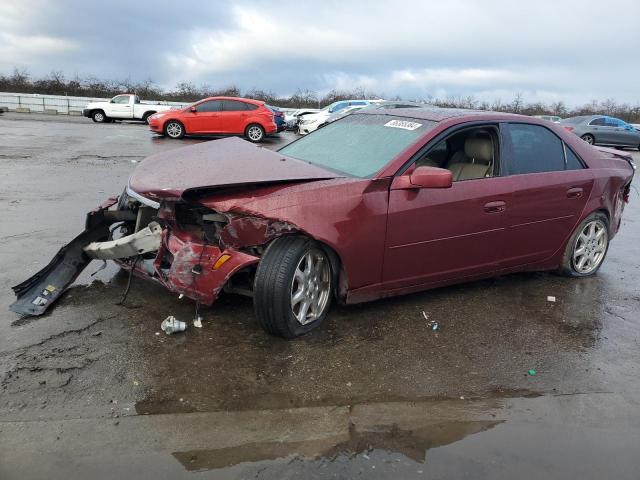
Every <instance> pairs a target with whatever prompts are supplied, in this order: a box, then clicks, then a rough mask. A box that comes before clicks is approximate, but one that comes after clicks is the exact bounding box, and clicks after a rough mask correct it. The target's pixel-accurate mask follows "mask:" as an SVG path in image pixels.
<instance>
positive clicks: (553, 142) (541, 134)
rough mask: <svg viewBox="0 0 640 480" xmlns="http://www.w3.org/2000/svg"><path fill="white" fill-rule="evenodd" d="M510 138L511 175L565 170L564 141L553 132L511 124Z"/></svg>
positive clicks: (520, 124) (509, 167) (533, 126)
mask: <svg viewBox="0 0 640 480" xmlns="http://www.w3.org/2000/svg"><path fill="white" fill-rule="evenodd" d="M508 136H509V137H510V140H511V147H512V155H511V156H510V158H509V159H508V168H507V170H508V172H509V174H511V175H518V174H523V173H539V172H554V171H559V170H564V151H563V145H562V141H561V140H560V139H559V138H558V137H557V136H556V135H555V134H553V133H552V132H551V131H549V130H547V129H546V128H544V127H541V126H539V125H529V124H524V123H510V124H509V133H508Z"/></svg>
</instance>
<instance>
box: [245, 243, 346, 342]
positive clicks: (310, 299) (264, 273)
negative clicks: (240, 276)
mask: <svg viewBox="0 0 640 480" xmlns="http://www.w3.org/2000/svg"><path fill="white" fill-rule="evenodd" d="M333 280H334V276H333V274H332V271H331V262H330V261H329V257H328V255H327V253H326V252H325V251H324V250H323V249H322V248H321V247H320V246H319V245H318V244H317V243H316V242H314V241H312V240H310V239H308V238H301V237H291V236H284V237H280V238H278V239H276V240H274V241H273V242H272V243H271V244H270V245H269V247H268V248H267V250H266V251H265V253H264V255H263V256H262V259H261V260H260V263H259V264H258V269H257V271H256V276H255V280H254V287H253V308H254V311H255V314H256V318H257V319H258V323H259V324H260V326H262V328H264V330H265V331H266V332H267V333H270V334H271V335H277V336H280V337H284V338H294V337H298V336H300V335H304V334H305V333H308V332H309V331H311V330H313V329H314V328H317V327H318V326H319V325H320V324H321V323H322V322H323V321H324V320H325V318H326V317H327V314H328V312H329V309H330V307H331V299H332V297H333V284H334V281H333Z"/></svg>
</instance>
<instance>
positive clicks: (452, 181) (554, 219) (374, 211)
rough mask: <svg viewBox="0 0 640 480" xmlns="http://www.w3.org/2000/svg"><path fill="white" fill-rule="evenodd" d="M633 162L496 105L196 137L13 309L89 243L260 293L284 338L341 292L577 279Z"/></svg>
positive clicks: (201, 285) (164, 272) (197, 290)
mask: <svg viewBox="0 0 640 480" xmlns="http://www.w3.org/2000/svg"><path fill="white" fill-rule="evenodd" d="M633 174H634V166H633V163H632V160H631V157H630V155H629V154H627V153H625V152H621V151H617V150H609V149H605V148H596V147H593V146H591V145H589V144H587V143H586V142H583V141H582V140H580V138H578V137H576V136H575V135H573V134H571V133H569V132H567V131H566V130H565V129H563V128H562V127H558V126H555V125H553V124H550V123H549V122H545V121H540V120H537V119H535V118H530V117H524V116H518V115H509V114H499V113H487V112H470V111H459V110H440V109H434V110H432V109H422V108H419V109H417V108H413V109H394V110H373V111H367V110H363V111H360V112H358V113H354V114H352V115H350V116H347V117H345V118H344V119H342V120H340V121H338V122H335V123H332V124H330V125H328V126H327V127H325V128H322V129H320V130H318V131H317V132H315V133H313V134H311V135H309V136H306V137H304V138H301V139H299V140H297V141H295V142H293V143H291V144H289V145H287V146H286V147H284V148H282V149H281V150H279V151H278V152H272V151H268V150H265V149H262V148H258V147H256V146H254V145H251V144H250V143H248V142H245V141H243V140H240V139H237V138H229V139H224V140H218V141H212V142H207V143H201V144H199V145H196V146H191V147H185V148H183V149H178V150H172V151H170V152H166V153H161V154H157V155H154V156H152V157H149V158H148V159H146V160H145V161H144V162H143V163H142V164H141V165H140V166H139V167H138V169H137V170H136V171H135V172H134V174H133V175H132V177H131V178H130V180H129V185H128V187H127V189H126V191H125V193H123V195H121V196H120V197H119V199H115V198H114V199H112V200H110V201H109V202H106V203H105V204H104V205H102V206H101V207H100V208H98V209H97V210H95V211H93V212H92V213H90V214H89V216H88V218H87V229H86V230H85V232H83V233H82V234H81V235H80V236H79V237H78V238H76V239H75V240H74V241H73V242H71V243H70V244H69V245H67V246H66V247H65V248H63V250H61V252H60V253H59V254H58V256H57V257H56V259H54V260H53V261H52V263H51V264H50V265H49V266H48V267H47V268H45V269H44V270H43V271H41V272H40V273H39V274H36V276H34V277H32V278H31V279H29V280H27V281H26V282H24V283H23V284H21V285H18V286H17V287H14V289H15V291H16V293H17V295H18V300H17V302H16V303H15V304H14V305H13V306H12V308H13V309H14V310H15V311H17V312H20V313H23V314H32V315H34V314H39V313H42V312H43V311H44V310H45V309H46V308H47V306H48V305H50V304H51V303H52V302H53V301H54V300H55V299H56V298H57V296H58V295H59V292H61V291H62V290H63V289H64V288H66V286H67V285H68V284H69V282H70V281H71V280H72V279H73V277H74V276H75V275H77V273H78V271H79V270H81V269H82V268H84V266H85V265H86V264H87V263H88V262H89V260H90V259H91V258H100V259H115V260H116V261H118V262H119V263H120V265H122V266H123V267H124V268H126V269H129V270H131V271H133V272H134V273H135V274H137V275H139V276H142V277H145V278H148V279H149V280H152V281H156V282H159V283H161V284H162V285H164V286H165V287H166V288H168V289H169V290H171V291H172V292H175V293H178V294H184V295H185V296H187V297H189V298H191V299H193V300H195V301H196V302H200V303H204V304H211V303H213V302H214V301H215V300H216V298H217V297H218V296H219V295H220V293H221V292H222V291H226V292H234V293H241V294H246V295H251V296H253V299H254V306H255V314H256V317H257V319H258V321H259V322H260V324H261V325H262V326H263V327H264V328H265V330H266V331H267V332H269V333H272V334H275V335H281V336H283V337H287V338H290V337H295V336H298V335H301V334H304V333H306V332H308V331H309V330H311V329H313V328H315V327H317V326H318V325H319V324H320V323H322V321H323V320H324V319H325V318H326V316H327V314H328V312H329V308H330V305H331V302H333V301H337V302H340V303H347V304H351V303H358V302H365V301H369V300H375V299H378V298H381V297H388V296H392V295H399V294H404V293H408V292H415V291H419V290H425V289H429V288H433V287H438V286H442V285H448V284H453V283H457V282H466V281H470V280H475V279H480V278H485V277H490V276H495V275H502V274H506V273H509V272H517V271H533V270H556V271H558V272H560V273H563V274H565V275H568V276H573V277H583V276H587V275H592V274H594V273H595V272H596V271H597V270H598V268H599V267H600V265H601V264H602V261H603V260H604V257H605V255H606V253H607V249H608V247H609V242H610V240H611V239H612V238H613V236H614V235H615V234H616V232H617V231H618V228H619V226H620V219H621V215H622V211H623V208H624V204H625V202H626V201H627V200H628V195H629V188H630V184H631V180H632V177H633ZM116 205H117V206H116ZM115 222H120V223H118V224H117V228H115V229H114V227H113V226H112V225H113V224H114V223H115ZM114 230H115V231H116V232H118V231H119V233H117V235H116V236H118V235H119V238H116V239H115V240H114V239H112V238H111V232H113V231H114ZM70 264H73V265H76V267H75V269H70V268H62V265H64V266H65V267H68V265H70ZM49 287H51V288H53V290H51V288H49ZM47 289H48V290H50V291H49V292H48V293H47Z"/></svg>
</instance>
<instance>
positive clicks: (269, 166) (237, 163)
mask: <svg viewBox="0 0 640 480" xmlns="http://www.w3.org/2000/svg"><path fill="white" fill-rule="evenodd" d="M338 177H344V175H341V174H339V173H336V172H333V171H330V170H326V169H324V168H321V167H319V166H316V165H313V164H310V163H307V162H303V161H301V160H297V159H295V158H292V157H288V156H286V155H282V154H280V153H278V152H274V151H272V150H267V149H266V148H262V147H258V146H256V145H253V144H252V143H249V142H247V141H245V140H241V139H239V138H236V137H230V138H225V139H222V140H213V141H208V142H203V143H199V144H197V145H192V146H188V147H183V148H177V149H174V150H170V151H168V152H162V153H157V154H155V155H151V156H150V157H147V158H146V159H145V160H143V162H142V163H141V164H140V165H139V166H138V167H137V168H136V170H135V171H134V172H133V174H132V175H131V177H130V178H129V187H130V188H131V189H132V190H134V191H135V192H137V193H139V194H141V195H143V196H145V197H148V198H151V199H154V200H179V199H181V198H184V196H185V195H186V196H189V197H193V196H199V195H203V194H208V193H212V192H214V191H216V190H219V189H222V188H228V187H238V186H244V185H247V186H248V185H264V184H275V183H285V182H299V181H312V180H326V179H330V178H338Z"/></svg>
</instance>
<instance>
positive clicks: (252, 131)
mask: <svg viewBox="0 0 640 480" xmlns="http://www.w3.org/2000/svg"><path fill="white" fill-rule="evenodd" d="M247 136H248V137H249V138H250V139H251V140H253V141H254V142H257V141H259V140H262V129H261V128H260V127H258V126H257V125H253V126H251V127H249V129H248V130H247Z"/></svg>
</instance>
